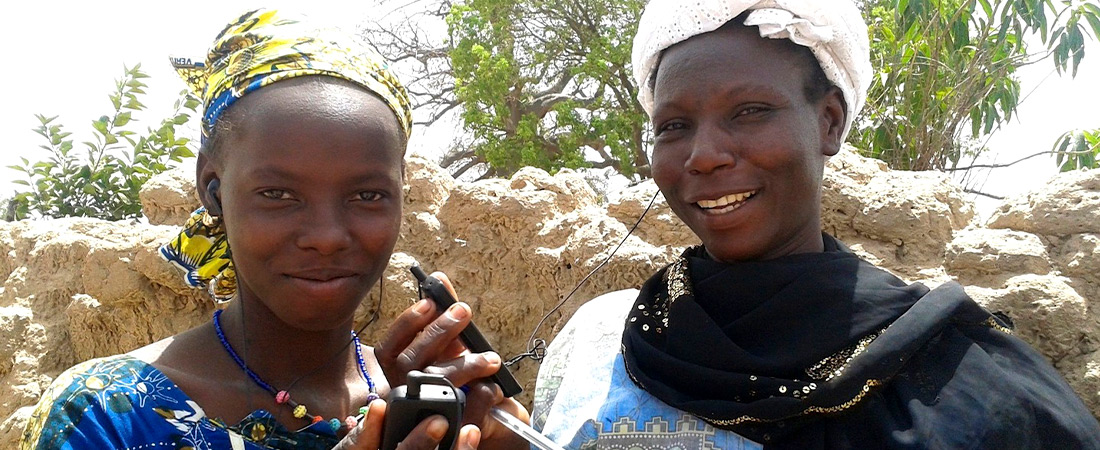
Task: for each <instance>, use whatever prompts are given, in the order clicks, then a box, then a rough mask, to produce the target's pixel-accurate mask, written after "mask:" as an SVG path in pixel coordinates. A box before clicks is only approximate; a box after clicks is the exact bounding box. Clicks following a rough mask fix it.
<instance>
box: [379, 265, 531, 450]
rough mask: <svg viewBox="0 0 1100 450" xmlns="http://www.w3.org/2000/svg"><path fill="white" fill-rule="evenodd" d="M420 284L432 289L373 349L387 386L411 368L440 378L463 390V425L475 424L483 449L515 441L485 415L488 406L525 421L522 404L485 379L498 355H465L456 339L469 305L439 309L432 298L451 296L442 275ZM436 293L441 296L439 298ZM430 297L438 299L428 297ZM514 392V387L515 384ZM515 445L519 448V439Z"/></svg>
mask: <svg viewBox="0 0 1100 450" xmlns="http://www.w3.org/2000/svg"><path fill="white" fill-rule="evenodd" d="M425 280H426V281H428V282H429V283H431V284H433V285H434V286H435V287H433V288H431V289H426V290H424V292H423V295H422V297H426V299H424V300H421V301H419V302H418V303H416V304H414V305H413V306H411V307H409V308H408V309H406V310H405V311H404V312H403V313H402V314H401V315H400V316H398V318H397V319H396V320H395V321H394V322H393V324H391V326H390V329H389V330H388V332H387V334H386V336H385V337H384V338H383V340H382V341H381V342H379V345H378V346H377V347H375V356H376V358H377V360H378V362H379V364H380V365H381V367H382V369H383V371H384V372H385V373H386V378H387V379H388V380H389V384H390V386H391V387H396V386H400V385H403V384H406V383H407V379H406V374H407V373H408V372H409V371H412V370H422V371H424V372H427V373H432V374H442V375H444V376H446V378H447V379H448V380H449V381H451V382H452V383H454V385H455V386H459V387H463V389H464V390H465V391H466V395H467V405H466V408H465V411H464V414H463V421H462V422H463V423H467V424H471V423H472V424H475V425H478V426H479V427H480V429H481V432H482V438H483V439H484V440H485V442H486V445H487V446H492V443H494V442H496V443H501V442H504V441H511V440H512V439H513V438H518V437H517V436H516V435H515V434H514V433H512V432H511V431H510V430H508V429H506V428H504V427H503V426H501V425H500V424H499V423H498V422H497V421H496V420H494V419H492V418H491V417H489V410H490V408H492V407H497V408H501V409H502V410H505V411H508V412H509V413H511V414H512V415H513V416H516V417H520V418H521V420H524V421H526V420H527V419H526V418H527V417H528V414H527V411H526V410H525V409H524V408H523V406H522V405H520V404H519V403H516V402H515V401H513V400H511V399H508V398H506V397H505V396H504V393H503V390H502V388H501V387H500V385H498V383H495V382H493V381H490V379H489V377H491V376H492V375H495V374H497V373H498V371H500V370H501V368H503V364H502V361H501V358H500V356H499V355H498V354H497V353H496V352H493V351H491V348H488V351H484V350H483V351H482V352H478V351H477V350H475V349H473V348H471V349H469V351H467V346H466V345H464V344H463V343H462V341H461V338H460V335H461V334H462V332H463V330H466V329H469V328H470V323H471V315H472V312H471V309H470V307H469V305H466V304H465V303H461V302H457V303H453V304H451V305H450V306H449V307H441V306H438V305H437V304H436V302H435V301H432V300H435V299H437V297H450V299H451V300H452V301H453V300H454V298H455V297H456V296H455V294H454V290H453V288H451V286H450V283H449V280H448V279H447V277H446V276H445V275H443V274H442V273H439V272H436V273H433V274H432V275H431V276H430V277H427V276H426V277H425ZM433 281H434V282H433ZM440 292H445V295H439V294H440ZM433 293H434V294H436V295H437V296H436V297H433V296H432V295H433ZM475 339H476V338H475ZM482 340H483V338H482ZM474 345H475V346H476V344H474ZM482 348H485V347H482ZM506 383H507V382H506ZM514 388H515V389H518V388H519V386H518V383H516V384H515V386H514ZM519 443H520V444H521V445H522V441H520V442H519Z"/></svg>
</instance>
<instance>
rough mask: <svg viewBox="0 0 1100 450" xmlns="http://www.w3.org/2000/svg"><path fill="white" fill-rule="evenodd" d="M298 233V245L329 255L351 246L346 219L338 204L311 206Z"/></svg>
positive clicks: (350, 236) (349, 231)
mask: <svg viewBox="0 0 1100 450" xmlns="http://www.w3.org/2000/svg"><path fill="white" fill-rule="evenodd" d="M305 220H306V221H305V223H302V224H301V225H302V232H301V233H299V235H298V247H299V248H303V249H308V250H313V251H316V252H318V253H320V254H322V255H331V254H334V253H337V252H340V251H341V250H345V249H347V248H349V247H351V241H352V235H351V230H350V229H349V227H348V221H347V219H346V217H345V214H344V212H343V208H340V207H339V206H336V205H333V206H324V207H317V208H311V211H310V214H309V215H308V216H307V218H306V219H305Z"/></svg>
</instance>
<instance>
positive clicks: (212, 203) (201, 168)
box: [195, 151, 222, 216]
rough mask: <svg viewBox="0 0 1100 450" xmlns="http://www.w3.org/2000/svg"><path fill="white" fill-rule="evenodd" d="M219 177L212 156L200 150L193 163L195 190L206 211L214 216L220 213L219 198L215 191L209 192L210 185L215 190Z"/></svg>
mask: <svg viewBox="0 0 1100 450" xmlns="http://www.w3.org/2000/svg"><path fill="white" fill-rule="evenodd" d="M220 179H221V177H220V176H219V175H218V167H217V164H216V163H215V161H214V158H211V157H210V155H209V154H207V152H204V151H200V152H199V156H198V161H197V162H196V163H195V192H196V193H197V194H198V196H199V201H200V202H202V206H203V207H204V208H206V211H208V212H209V213H210V214H211V215H215V216H220V215H221V214H222V205H221V198H220V197H219V194H218V193H217V192H210V187H211V186H214V187H215V190H216V188H217V186H218V184H219V183H220ZM211 183H213V184H211Z"/></svg>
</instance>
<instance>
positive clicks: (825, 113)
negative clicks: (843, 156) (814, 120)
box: [820, 86, 848, 156]
mask: <svg viewBox="0 0 1100 450" xmlns="http://www.w3.org/2000/svg"><path fill="white" fill-rule="evenodd" d="M820 108H821V109H820V112H821V153H822V154H824V155H826V156H833V155H835V154H837V152H839V151H840V146H841V145H842V144H843V143H844V142H843V141H842V139H843V136H844V125H845V124H846V123H848V112H847V111H848V105H847V104H846V103H845V102H844V93H843V92H841V91H840V88H838V87H836V86H832V87H830V88H829V91H828V92H826V93H825V97H824V98H823V99H821V105H820Z"/></svg>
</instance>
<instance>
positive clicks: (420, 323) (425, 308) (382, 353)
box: [374, 300, 436, 386]
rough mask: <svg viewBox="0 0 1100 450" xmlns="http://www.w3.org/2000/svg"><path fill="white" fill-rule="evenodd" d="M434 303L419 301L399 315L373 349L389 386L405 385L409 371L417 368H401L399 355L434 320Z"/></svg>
mask: <svg viewBox="0 0 1100 450" xmlns="http://www.w3.org/2000/svg"><path fill="white" fill-rule="evenodd" d="M435 317H436V312H435V303H433V302H431V301H430V300H420V301H418V302H416V303H414V304H412V305H411V306H409V307H408V308H406V309H405V311H404V312H402V313H401V315H400V316H398V317H397V319H396V320H394V322H393V324H391V325H390V328H389V329H388V330H387V331H386V334H385V336H383V337H382V340H381V341H380V342H379V343H378V345H376V346H375V347H374V357H375V359H377V360H378V365H379V366H381V367H382V371H383V372H384V373H385V375H386V378H387V379H388V380H389V381H390V385H391V386H399V385H402V384H405V376H406V375H407V374H408V372H409V371H410V370H413V369H418V368H419V367H409V366H403V365H401V364H402V363H401V362H399V360H398V359H399V358H400V356H401V353H402V352H403V351H405V349H406V348H408V346H409V344H410V343H412V342H413V340H414V339H416V337H417V335H418V334H419V333H420V331H421V330H423V329H424V327H425V326H427V325H428V324H429V323H432V321H433V320H435Z"/></svg>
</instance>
